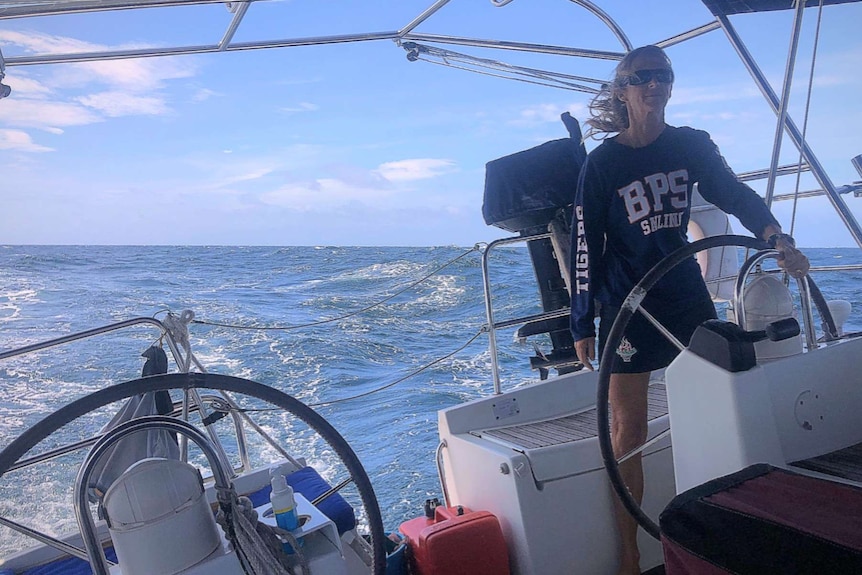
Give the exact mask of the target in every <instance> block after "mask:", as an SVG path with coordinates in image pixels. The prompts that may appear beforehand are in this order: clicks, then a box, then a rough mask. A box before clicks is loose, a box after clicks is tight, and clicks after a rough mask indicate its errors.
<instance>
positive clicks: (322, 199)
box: [259, 178, 393, 211]
mask: <svg viewBox="0 0 862 575" xmlns="http://www.w3.org/2000/svg"><path fill="white" fill-rule="evenodd" d="M392 193H393V192H392V191H391V190H388V189H385V188H374V187H369V186H361V185H354V184H352V183H349V182H346V181H344V180H339V179H335V178H318V179H316V180H311V181H306V182H294V183H291V184H287V185H285V186H282V187H280V188H278V189H276V190H273V191H271V192H266V193H263V194H261V195H260V196H259V197H260V201H261V202H263V203H264V204H267V205H272V206H279V207H285V208H291V209H294V210H297V211H311V210H315V209H320V208H330V207H332V206H337V205H343V204H347V203H350V202H356V201H358V202H362V203H366V202H373V201H375V200H379V199H381V198H383V197H388V196H390V195H391V194H392Z"/></svg>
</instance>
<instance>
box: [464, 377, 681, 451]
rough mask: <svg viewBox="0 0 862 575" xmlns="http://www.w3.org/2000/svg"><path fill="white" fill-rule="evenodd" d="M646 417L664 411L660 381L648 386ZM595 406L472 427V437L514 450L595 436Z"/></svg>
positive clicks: (665, 409) (656, 416) (652, 417)
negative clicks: (515, 422) (512, 422)
mask: <svg viewBox="0 0 862 575" xmlns="http://www.w3.org/2000/svg"><path fill="white" fill-rule="evenodd" d="M648 402H649V406H648V409H649V411H648V418H649V419H650V420H653V419H656V418H658V417H661V416H663V415H667V394H666V392H665V386H664V384H653V385H650V387H649V394H648ZM596 429H597V421H596V408H595V407H592V408H590V409H587V410H585V411H581V412H579V413H575V414H572V415H566V416H563V417H558V418H555V419H549V420H546V421H537V422H533V423H524V424H519V425H511V426H508V427H497V428H492V429H484V430H481V431H472V432H471V434H472V435H475V436H476V437H482V438H484V439H487V440H494V441H497V442H499V443H500V444H502V445H505V446H506V447H510V448H511V449H514V450H516V451H525V450H529V449H538V448H542V447H551V446H553V445H561V444H563V443H569V442H571V441H579V440H582V439H589V438H591V437H596Z"/></svg>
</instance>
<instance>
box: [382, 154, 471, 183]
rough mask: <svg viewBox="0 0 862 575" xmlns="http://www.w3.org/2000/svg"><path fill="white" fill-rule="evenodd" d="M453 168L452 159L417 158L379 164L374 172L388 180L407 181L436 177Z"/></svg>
mask: <svg viewBox="0 0 862 575" xmlns="http://www.w3.org/2000/svg"><path fill="white" fill-rule="evenodd" d="M455 168H456V164H455V162H454V161H453V160H442V159H434V158H417V159H412V160H399V161H397V162H386V163H385V164H380V166H379V167H378V168H377V170H376V172H377V173H378V174H380V175H381V176H383V177H384V178H386V179H387V180H389V181H390V182H409V181H414V180H426V179H428V178H436V177H437V176H441V175H443V174H447V173H450V172H452V171H454V170H455Z"/></svg>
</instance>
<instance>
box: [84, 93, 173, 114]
mask: <svg viewBox="0 0 862 575" xmlns="http://www.w3.org/2000/svg"><path fill="white" fill-rule="evenodd" d="M77 100H78V101H79V102H80V103H81V104H83V105H85V106H87V107H88V108H93V109H94V110H98V111H99V112H102V113H103V114H105V115H106V116H109V117H112V118H116V117H118V116H132V115H150V116H157V115H160V114H164V113H166V112H167V111H168V107H167V104H165V101H164V99H162V98H155V97H153V96H141V95H137V94H130V93H128V92H119V91H111V92H101V93H98V94H91V95H89V96H82V97H80V98H77Z"/></svg>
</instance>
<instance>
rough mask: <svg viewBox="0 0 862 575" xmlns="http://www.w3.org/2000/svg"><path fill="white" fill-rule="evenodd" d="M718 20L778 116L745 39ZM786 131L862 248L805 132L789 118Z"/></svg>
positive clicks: (860, 232)
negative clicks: (805, 139)
mask: <svg viewBox="0 0 862 575" xmlns="http://www.w3.org/2000/svg"><path fill="white" fill-rule="evenodd" d="M717 18H718V22H719V24H721V28H722V29H723V30H724V33H725V34H726V35H727V38H728V40H729V41H730V44H731V45H732V46H733V48H734V49H735V50H736V53H737V54H738V55H739V57H740V59H741V60H742V63H743V64H744V65H745V67H746V68H747V69H748V72H749V73H750V74H751V77H752V78H753V79H754V82H755V84H757V87H758V88H760V91H761V92H762V93H763V96H764V97H765V98H766V101H767V102H768V103H769V105H770V106H772V111H773V112H775V113H776V114H777V113H778V110H779V101H778V96H776V95H775V92H774V91H773V89H772V87H771V86H770V85H769V82H768V81H767V80H766V77H765V76H764V75H763V72H762V71H761V70H760V68H759V67H758V66H757V64H756V63H755V61H754V58H752V56H751V54H750V53H749V52H748V48H746V47H745V44H744V43H743V42H742V39H741V38H740V37H739V34H737V32H736V29H735V28H734V27H733V25H732V24H731V23H730V20H729V19H728V18H727V16H718V17H717ZM784 128H785V130H787V134H788V135H789V136H790V138H791V139H792V140H793V143H794V144H796V147H797V148H798V149H799V152H800V153H801V154H802V157H803V158H804V159H805V161H806V162H808V165H809V166H810V167H811V173H812V174H814V177H815V178H817V181H818V183H819V184H820V186H821V187H822V188H823V190H824V191H825V192H826V195H827V196H828V197H829V201H831V202H832V206H833V207H834V208H835V211H836V212H838V216H839V217H840V218H841V221H843V222H844V225H845V226H847V229H848V230H849V231H850V234H851V235H852V236H853V239H854V240H856V244H857V245H858V246H859V247H860V248H862V228H860V227H859V223H858V222H857V221H856V218H855V216H853V214H852V213H851V212H850V209H849V208H848V207H847V204H846V203H845V202H844V198H842V197H841V195H840V194H839V193H838V191H837V190H836V189H835V185H834V184H833V183H832V180H830V179H829V176H828V175H827V174H826V171H825V170H824V169H823V166H822V165H821V164H820V161H819V160H818V159H817V158H816V157H815V155H814V152H813V151H812V150H811V148H810V147H809V146H808V144H807V143H806V142H805V141H804V140H803V139H802V133H801V132H800V131H799V128H797V127H796V124H794V123H793V120H792V119H791V118H790V116H787V118H786V121H785V122H784Z"/></svg>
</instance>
